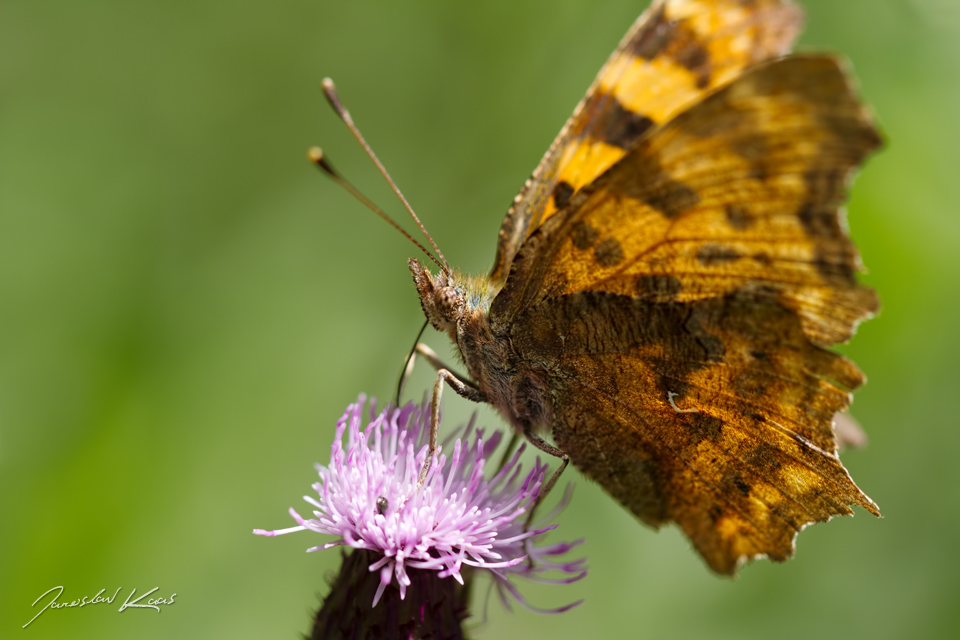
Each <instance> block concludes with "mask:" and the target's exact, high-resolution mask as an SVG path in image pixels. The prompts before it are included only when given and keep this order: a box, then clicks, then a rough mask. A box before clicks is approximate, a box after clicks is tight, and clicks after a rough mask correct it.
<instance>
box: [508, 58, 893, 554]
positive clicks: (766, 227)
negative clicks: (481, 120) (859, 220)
mask: <svg viewBox="0 0 960 640" xmlns="http://www.w3.org/2000/svg"><path fill="white" fill-rule="evenodd" d="M879 142H880V140H879V137H878V135H877V133H876V131H875V129H874V127H873V125H872V123H871V121H870V118H869V116H868V115H867V114H866V113H865V111H864V109H863V108H862V106H861V105H860V103H859V101H858V100H857V98H856V96H855V95H854V93H853V91H852V90H851V88H850V86H849V82H848V80H847V78H846V76H845V74H844V72H843V70H842V69H841V67H840V66H839V64H838V63H837V61H835V60H833V59H831V58H826V57H795V58H787V59H782V60H778V61H774V62H771V63H768V64H765V65H761V66H758V67H755V68H753V69H751V70H748V71H747V72H746V73H744V74H743V75H742V76H740V77H739V78H737V79H736V80H734V81H733V82H731V83H730V84H729V85H727V86H726V87H724V88H722V89H720V90H718V91H716V92H715V93H713V94H712V95H710V96H708V97H707V98H705V99H704V100H703V101H702V102H700V103H698V104H697V105H695V106H693V107H691V108H690V109H689V110H687V111H685V112H683V113H682V114H681V115H679V116H677V117H676V118H675V119H673V120H672V121H670V122H668V123H666V124H664V125H662V126H660V127H659V128H657V129H655V130H651V131H650V132H649V133H648V134H647V135H646V136H645V137H644V138H642V139H641V140H640V141H639V142H638V143H637V144H636V145H635V146H634V148H633V149H632V150H631V151H629V152H628V153H627V154H626V155H625V156H624V157H623V158H622V159H620V160H619V161H618V162H617V163H616V164H615V165H614V166H613V167H612V168H611V169H609V170H608V171H607V172H606V173H605V174H603V175H602V176H601V177H600V178H598V179H597V180H595V181H594V182H593V183H591V184H590V185H589V186H587V187H585V188H583V189H582V190H580V191H579V192H578V193H577V194H576V195H575V196H573V197H572V199H571V201H570V202H569V204H568V205H567V207H565V208H564V209H563V210H562V211H561V213H560V214H559V215H555V216H553V217H551V218H550V219H548V220H546V221H545V222H544V223H543V224H542V225H541V226H540V227H539V228H537V229H536V231H535V232H534V233H533V234H532V235H531V236H530V237H529V239H528V240H527V241H526V242H525V243H524V244H523V246H522V247H521V249H520V251H519V253H518V255H517V257H516V260H515V263H514V265H513V270H512V272H511V275H510V278H509V279H508V280H507V282H506V285H505V286H504V288H503V289H502V291H501V292H500V293H499V294H498V295H497V297H496V298H495V299H494V301H493V304H492V306H491V310H490V322H491V325H492V326H493V327H495V330H496V331H498V332H501V333H503V334H506V335H509V339H510V341H511V343H512V344H513V346H514V348H515V349H516V350H517V353H518V354H519V355H520V357H521V358H522V360H523V361H525V362H530V363H537V365H538V368H539V370H540V372H541V374H540V375H542V376H544V377H545V378H547V379H548V380H549V385H548V386H549V387H550V388H551V389H552V390H553V402H554V417H553V421H552V423H553V429H554V438H555V440H556V441H557V444H558V445H559V446H560V447H561V448H562V449H563V450H564V451H566V452H567V453H568V454H569V455H570V456H571V458H572V459H573V461H574V463H575V464H576V465H577V466H578V467H579V468H580V469H581V470H582V471H584V472H585V473H587V474H588V475H590V476H591V477H593V478H594V479H596V480H597V481H599V482H600V483H601V484H602V485H603V486H604V488H605V489H606V490H607V491H608V492H610V493H611V494H612V495H613V496H614V497H616V498H617V499H618V500H620V501H621V502H622V503H623V504H624V505H626V506H627V507H628V508H630V509H631V510H632V511H633V512H634V513H635V514H637V515H638V516H639V517H640V518H641V519H642V520H644V521H645V522H647V523H649V524H651V525H655V526H656V525H659V524H661V523H664V522H668V521H676V522H677V523H678V524H679V525H680V526H681V527H682V528H683V530H684V531H685V532H686V533H687V535H688V536H690V538H691V540H692V541H693V543H694V545H695V546H696V548H697V549H698V550H699V551H700V553H701V554H702V555H703V556H704V558H705V559H706V561H707V562H708V564H709V565H710V566H711V568H713V569H714V570H716V571H718V572H721V573H731V572H733V571H735V569H736V567H737V566H738V565H739V563H740V562H742V561H743V560H744V559H746V558H750V557H754V556H758V555H767V556H769V557H771V558H773V559H777V560H781V559H785V558H787V557H789V555H791V554H792V551H793V538H794V536H795V535H796V533H797V532H798V531H799V530H800V529H801V528H802V527H803V526H804V525H806V524H808V523H811V522H818V521H823V520H826V519H828V518H829V517H831V516H833V515H837V514H847V513H851V510H850V505H854V504H858V505H861V506H863V507H865V508H867V509H868V510H870V511H871V512H873V513H878V512H877V509H876V505H874V503H873V502H872V501H871V500H870V499H869V498H867V496H865V495H864V494H863V493H862V492H861V491H860V490H859V489H858V488H857V487H856V485H855V484H854V483H853V481H852V480H851V479H850V477H849V475H848V474H847V472H846V470H845V469H844V467H843V466H842V464H841V463H840V460H839V458H838V457H837V447H836V441H835V436H834V433H833V430H832V420H833V416H834V415H835V414H836V413H837V412H838V411H842V410H843V409H845V408H846V407H847V405H848V404H849V402H850V391H851V390H853V389H855V388H856V387H858V386H859V385H860V384H862V382H863V376H862V374H861V373H860V372H859V370H858V369H857V368H856V366H855V365H854V364H853V363H852V362H850V361H848V360H847V359H845V358H843V357H842V356H839V355H836V354H833V353H831V352H829V351H826V350H824V349H823V348H822V346H825V345H829V344H831V343H834V342H837V341H839V340H845V339H846V338H848V337H849V336H850V335H851V334H852V333H853V330H854V327H855V325H856V323H857V322H859V321H860V320H862V319H863V318H865V317H867V316H869V315H870V314H871V313H872V312H873V311H874V310H875V309H876V306H877V301H876V297H875V294H874V293H873V291H872V290H870V289H868V288H865V287H861V286H859V285H858V284H857V282H856V279H855V276H854V273H855V271H856V270H857V269H858V268H859V258H858V256H857V252H856V249H855V248H854V247H853V245H852V243H851V242H850V240H849V238H848V237H847V235H846V233H845V228H844V225H843V223H842V219H841V210H840V205H841V203H842V201H843V199H844V197H845V186H846V183H847V181H848V179H849V176H850V174H851V172H852V170H853V169H854V168H855V167H856V166H857V165H858V164H859V163H860V162H861V161H862V159H863V158H864V157H865V156H866V155H867V154H868V153H870V152H871V151H872V150H874V149H875V148H876V147H877V146H878V145H879Z"/></svg>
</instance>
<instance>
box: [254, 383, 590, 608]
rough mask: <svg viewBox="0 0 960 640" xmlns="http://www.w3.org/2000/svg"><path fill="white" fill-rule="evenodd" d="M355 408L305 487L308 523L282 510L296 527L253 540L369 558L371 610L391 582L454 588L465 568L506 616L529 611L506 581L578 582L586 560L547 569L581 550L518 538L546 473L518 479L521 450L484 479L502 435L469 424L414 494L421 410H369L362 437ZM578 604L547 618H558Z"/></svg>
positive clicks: (541, 469) (536, 535)
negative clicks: (492, 591)
mask: <svg viewBox="0 0 960 640" xmlns="http://www.w3.org/2000/svg"><path fill="white" fill-rule="evenodd" d="M364 404H365V398H364V397H363V396H361V397H360V399H359V400H358V401H357V403H355V404H352V405H350V406H349V407H347V410H346V412H345V413H344V415H343V417H342V418H341V419H340V421H339V422H338V423H337V433H336V437H335V439H334V442H333V445H332V446H331V451H330V464H329V465H328V466H323V465H319V464H318V465H317V470H318V471H319V473H320V482H316V483H314V485H313V489H314V490H315V491H316V492H317V494H318V497H316V498H314V497H310V496H304V500H306V501H307V502H308V503H310V504H311V505H312V506H313V507H314V512H313V515H314V518H310V519H305V518H303V517H301V516H300V514H298V513H297V512H296V511H295V510H294V509H293V508H291V509H290V515H291V516H292V517H293V519H294V520H296V522H297V526H296V527H290V528H289V529H280V530H276V531H264V530H263V529H255V530H254V533H256V534H259V535H265V536H275V535H281V534H285V533H292V532H294V531H303V530H310V531H315V532H317V533H325V534H328V535H331V536H336V537H338V538H339V540H335V541H332V542H327V543H325V544H322V545H318V546H316V547H312V548H310V549H307V551H316V550H319V549H329V548H331V547H335V546H339V545H349V546H351V547H353V548H355V549H365V550H368V551H372V552H374V555H375V557H377V558H378V559H377V560H376V562H373V563H372V564H371V565H370V567H369V569H370V571H379V572H380V585H379V588H378V590H377V592H376V595H375V596H374V599H373V604H374V606H375V605H376V604H377V602H378V601H379V600H380V596H381V595H382V594H383V591H384V589H385V588H386V587H387V586H388V585H389V584H390V583H391V582H392V581H393V579H394V578H395V579H396V580H397V583H398V586H399V589H400V596H401V598H403V597H404V595H405V593H406V588H407V587H408V586H409V585H410V578H409V576H408V575H407V570H408V569H423V570H432V571H437V572H438V574H437V575H438V577H440V578H445V577H453V578H454V579H455V580H457V581H458V582H460V583H461V584H462V583H463V576H462V574H461V572H462V571H463V570H464V567H474V568H476V569H479V570H484V571H488V572H489V573H490V575H491V576H492V577H493V578H494V581H495V584H496V585H497V588H498V590H499V592H500V595H501V597H502V598H503V600H504V602H505V603H506V604H507V605H508V606H509V597H508V596H513V597H514V598H515V599H516V600H517V601H518V602H520V603H521V604H523V605H524V606H528V607H529V605H527V603H526V601H525V600H524V599H523V597H522V596H521V595H520V593H519V591H518V590H517V588H516V586H515V585H513V584H512V583H511V582H510V580H509V578H510V577H511V576H515V575H519V576H523V577H526V578H530V579H534V580H539V581H543V582H550V583H564V584H565V583H570V582H574V581H575V580H579V579H580V578H582V577H583V576H584V575H586V569H585V566H584V563H585V559H579V560H575V561H572V562H559V561H555V560H554V558H557V557H558V556H561V555H563V554H565V553H566V552H567V551H569V550H570V549H572V548H573V547H575V546H577V545H579V544H580V543H581V542H582V541H576V542H573V543H560V544H553V545H549V546H537V545H536V542H538V541H539V540H540V539H541V538H542V536H543V534H544V533H546V532H547V531H549V530H551V529H554V528H556V526H557V525H555V524H553V525H546V526H542V527H531V528H530V529H527V528H526V519H527V518H526V517H523V516H525V514H526V513H527V511H528V510H529V509H530V508H532V507H533V504H534V501H535V500H536V496H537V494H538V492H539V490H540V486H541V484H542V483H543V481H544V474H545V472H546V470H547V465H546V464H540V461H539V460H537V461H536V462H535V464H534V468H533V469H532V470H531V471H530V472H529V473H528V474H527V475H526V476H523V477H521V467H520V464H519V459H520V454H521V452H522V451H523V447H520V449H519V450H518V451H517V452H516V453H515V454H514V455H513V456H512V458H511V459H510V460H509V461H507V463H506V464H504V465H503V468H501V469H500V470H499V471H497V472H496V473H493V474H485V473H484V471H485V470H486V469H485V468H486V464H487V459H488V458H489V457H490V456H491V455H492V454H493V452H494V450H495V449H496V447H497V445H498V444H499V442H500V440H501V433H500V432H495V433H494V434H493V435H492V436H491V437H490V438H489V439H487V440H484V432H483V431H482V430H480V429H476V430H475V429H474V428H473V421H472V420H471V422H470V423H469V424H467V425H466V426H465V427H464V428H463V429H462V430H457V432H456V433H454V434H452V435H450V436H449V437H448V439H447V440H448V442H447V443H445V444H444V445H442V446H441V447H440V450H441V451H440V452H438V453H437V457H436V459H435V460H434V463H433V465H431V468H430V471H429V473H428V474H427V477H426V480H425V482H424V484H423V486H422V487H420V489H419V490H418V489H417V477H418V474H419V473H420V469H421V468H422V467H423V463H424V461H425V460H426V456H427V452H428V449H429V447H428V445H427V442H428V438H429V431H430V416H429V410H428V409H429V408H428V406H427V405H426V404H424V405H421V406H419V407H418V406H416V405H414V404H412V403H410V404H407V405H406V406H404V407H402V408H396V407H393V406H388V407H387V408H386V409H385V410H384V411H382V412H381V413H380V414H379V415H377V416H376V417H374V413H375V408H374V406H375V403H374V406H371V408H370V416H371V420H370V421H369V422H368V424H367V425H366V427H365V428H363V429H362V430H361V421H362V420H361V418H362V413H363V407H364ZM471 432H473V436H474V437H473V438H472V439H471V438H470V435H471ZM345 433H346V434H347V442H346V449H344V442H343V436H344V434H345ZM461 434H462V437H458V438H457V439H456V440H455V441H454V442H453V445H452V450H453V451H452V454H451V456H450V457H449V458H448V457H447V455H446V454H445V453H442V451H443V450H444V449H447V448H448V447H449V440H450V439H452V438H453V437H454V436H457V435H461ZM487 476H489V477H487ZM569 496H570V494H569V491H568V492H567V494H566V495H565V496H564V499H563V500H562V501H561V503H560V504H559V505H558V507H557V508H555V509H554V511H553V512H552V513H551V514H549V515H548V516H547V518H548V519H552V518H553V517H554V516H555V515H556V514H557V513H559V511H560V510H561V509H562V508H563V507H564V506H565V505H566V502H567V501H568V500H569ZM547 572H558V573H559V574H560V575H561V577H560V578H559V579H554V580H549V579H547V578H544V577H543V574H544V573H547ZM577 604H579V602H576V603H573V604H571V605H568V606H566V607H561V608H560V609H555V610H553V611H554V612H560V611H565V610H567V609H569V608H571V607H573V606H576V605H577ZM530 608H533V607H530Z"/></svg>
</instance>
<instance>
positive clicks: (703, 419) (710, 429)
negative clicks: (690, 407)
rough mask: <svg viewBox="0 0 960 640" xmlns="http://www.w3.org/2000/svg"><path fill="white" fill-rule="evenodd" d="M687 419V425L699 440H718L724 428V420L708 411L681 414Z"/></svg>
mask: <svg viewBox="0 0 960 640" xmlns="http://www.w3.org/2000/svg"><path fill="white" fill-rule="evenodd" d="M680 415H682V416H684V418H685V419H686V420H685V422H686V425H687V426H688V427H689V428H690V432H691V433H692V434H693V435H694V437H696V439H697V442H700V441H701V440H704V439H707V440H714V441H716V440H718V439H719V438H720V432H721V431H722V430H723V420H721V419H720V418H717V417H715V416H711V415H707V414H706V413H683V414H680Z"/></svg>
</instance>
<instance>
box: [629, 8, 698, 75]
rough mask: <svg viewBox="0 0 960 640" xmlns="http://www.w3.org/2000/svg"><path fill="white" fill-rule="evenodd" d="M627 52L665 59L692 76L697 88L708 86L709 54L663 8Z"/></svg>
mask: <svg viewBox="0 0 960 640" xmlns="http://www.w3.org/2000/svg"><path fill="white" fill-rule="evenodd" d="M627 50H628V51H629V52H630V53H632V54H633V55H634V56H636V57H638V58H642V59H644V60H653V59H654V58H657V57H661V56H668V57H670V58H672V59H673V60H674V61H675V62H676V63H677V64H679V65H681V66H682V67H684V68H685V69H687V70H688V71H690V72H691V73H693V74H694V76H695V77H696V84H697V87H698V88H700V89H703V88H705V87H706V86H707V85H709V84H710V52H709V51H707V49H706V48H704V46H703V44H701V42H700V40H699V38H698V36H697V33H696V31H694V30H693V28H692V27H691V26H690V24H689V23H688V22H687V21H686V20H670V19H668V18H667V17H666V15H665V12H664V9H663V8H661V9H660V11H659V13H657V14H656V15H655V16H652V18H651V20H650V22H649V23H648V24H647V26H646V28H644V29H643V31H641V32H640V33H638V34H637V36H636V38H634V40H633V41H632V42H631V43H630V45H629V47H628V49H627Z"/></svg>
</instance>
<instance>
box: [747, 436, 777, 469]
mask: <svg viewBox="0 0 960 640" xmlns="http://www.w3.org/2000/svg"><path fill="white" fill-rule="evenodd" d="M782 457H783V453H782V452H781V451H780V450H779V449H777V448H776V447H774V446H773V445H771V444H767V443H766V442H762V443H760V444H759V445H757V448H756V449H754V450H753V453H752V454H750V457H749V458H747V464H749V465H750V466H752V467H754V468H756V469H758V470H760V471H772V470H774V469H779V468H780V466H781V462H780V458H782Z"/></svg>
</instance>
